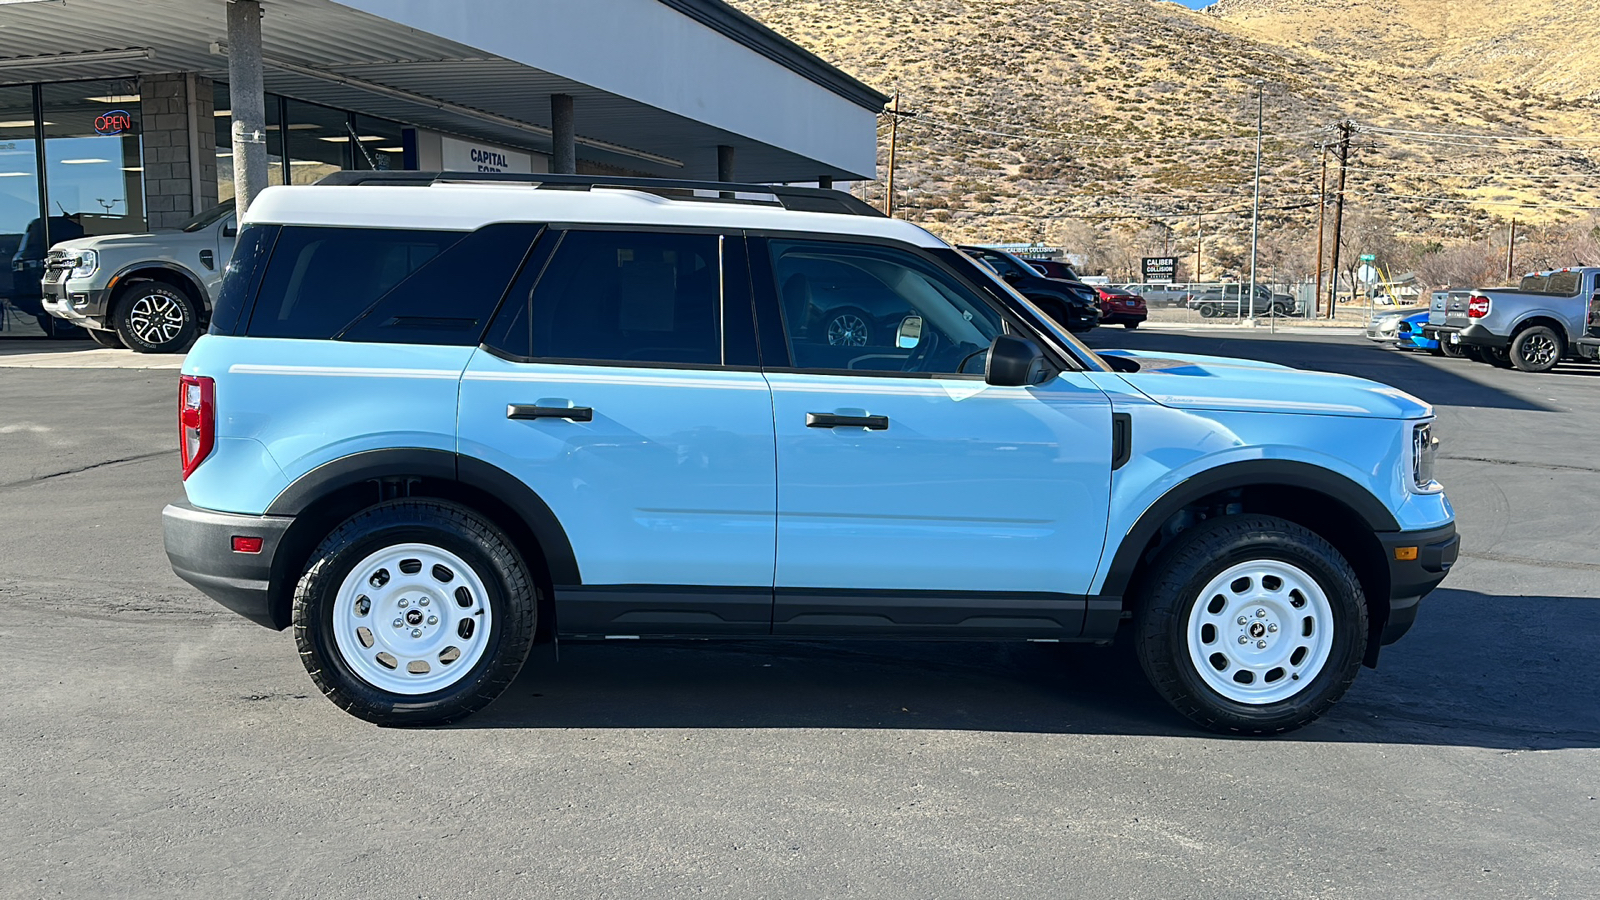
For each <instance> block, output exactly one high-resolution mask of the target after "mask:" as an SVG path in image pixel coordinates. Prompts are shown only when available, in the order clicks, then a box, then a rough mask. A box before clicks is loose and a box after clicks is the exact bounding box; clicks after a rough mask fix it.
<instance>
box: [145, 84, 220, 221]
mask: <svg viewBox="0 0 1600 900" xmlns="http://www.w3.org/2000/svg"><path fill="white" fill-rule="evenodd" d="M193 79H194V76H192V75H187V76H186V75H182V74H173V75H141V76H140V77H139V113H140V125H139V127H140V131H141V132H142V137H143V144H144V158H143V160H142V161H141V162H140V163H139V165H141V166H142V167H143V168H144V172H143V178H144V202H145V207H144V208H145V220H146V222H147V223H148V225H149V226H150V227H151V228H171V227H172V226H174V225H177V224H178V223H179V222H182V221H183V220H184V219H187V218H189V217H190V216H192V215H194V214H195V213H197V212H199V211H200V210H201V209H204V207H202V206H197V205H196V201H197V197H196V193H195V181H196V177H197V175H198V173H199V168H198V165H199V162H200V159H201V157H200V154H199V152H198V151H197V150H196V149H195V130H196V128H198V127H199V126H198V125H197V124H196V123H195V122H194V121H193V119H194V117H193V116H192V115H191V114H190V110H189V107H190V103H189V97H188V93H189V90H188V82H189V81H191V80H193ZM200 80H202V81H205V84H206V88H207V90H208V91H209V90H210V85H211V82H210V81H206V80H205V79H200ZM209 106H210V104H209V102H208V103H207V107H208V108H209ZM210 118H211V117H210V115H209V113H208V114H207V116H206V122H205V125H206V126H207V128H208V130H209V127H210V125H211V121H210ZM211 144H212V139H211V137H210V135H209V134H208V135H207V136H206V142H205V148H206V149H205V154H206V155H208V156H213V158H214V155H213V151H212V150H211ZM215 178H216V176H215V173H213V175H212V179H213V180H212V184H213V187H212V193H213V194H215V193H216V187H215V183H216V182H215Z"/></svg>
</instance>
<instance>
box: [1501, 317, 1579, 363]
mask: <svg viewBox="0 0 1600 900" xmlns="http://www.w3.org/2000/svg"><path fill="white" fill-rule="evenodd" d="M1563 344H1564V342H1563V341H1562V340H1561V335H1559V334H1556V332H1555V329H1553V328H1550V327H1549V326H1546V325H1535V326H1533V327H1532V328H1524V329H1523V330H1521V331H1519V332H1517V336H1516V337H1514V338H1512V339H1511V349H1510V359H1511V363H1512V364H1513V365H1515V366H1516V367H1517V368H1519V369H1521V370H1522V371H1524V372H1548V371H1550V370H1551V369H1554V368H1555V367H1556V363H1558V362H1560V361H1561V357H1562V356H1563V355H1565V353H1566V347H1565V346H1563Z"/></svg>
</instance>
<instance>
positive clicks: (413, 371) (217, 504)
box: [183, 335, 473, 514]
mask: <svg viewBox="0 0 1600 900" xmlns="http://www.w3.org/2000/svg"><path fill="white" fill-rule="evenodd" d="M472 351H473V348H472V347H437V346H426V345H411V344H363V343H353V342H343V341H328V340H288V339H278V338H250V337H227V336H221V335H206V336H205V337H202V338H201V339H200V340H199V341H198V342H197V343H196V344H195V346H194V349H192V350H191V351H190V352H189V355H188V357H187V358H186V359H185V360H184V365H183V371H184V373H185V374H191V375H207V376H210V377H211V378H213V379H215V380H216V404H217V426H216V427H217V448H216V449H215V450H214V451H213V452H212V454H211V456H210V457H209V458H207V459H206V461H205V462H203V463H201V465H200V466H199V468H197V469H196V470H195V472H194V474H192V475H190V476H189V479H188V481H186V482H185V483H184V487H185V490H186V492H187V493H188V496H189V502H190V503H193V504H194V505H195V506H199V507H202V508H205V509H215V510H221V511H225V512H239V513H248V514H260V513H262V512H265V511H266V509H267V507H268V506H270V505H271V503H272V500H273V498H275V497H276V496H277V495H278V494H279V493H280V492H282V491H283V489H284V488H286V487H288V486H289V485H290V484H292V483H293V482H294V480H295V479H296V478H299V477H300V476H302V475H304V474H306V473H307V472H310V471H311V470H312V469H315V468H316V467H318V466H320V465H322V464H324V463H327V462H332V461H333V460H336V459H339V458H341V457H345V456H349V455H351V454H355V453H359V452H361V451H363V450H379V449H390V448H402V447H403V448H421V449H432V450H444V451H447V452H451V453H454V452H455V449H456V399H457V394H458V390H459V385H460V381H461V372H462V370H463V369H465V368H466V364H467V360H468V359H469V358H470V357H471V355H472Z"/></svg>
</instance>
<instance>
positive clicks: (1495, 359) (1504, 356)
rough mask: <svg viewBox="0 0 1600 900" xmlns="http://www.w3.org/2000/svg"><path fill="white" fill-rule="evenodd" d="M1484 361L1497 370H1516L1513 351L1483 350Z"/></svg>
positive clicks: (1488, 348)
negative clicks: (1512, 355) (1512, 360)
mask: <svg viewBox="0 0 1600 900" xmlns="http://www.w3.org/2000/svg"><path fill="white" fill-rule="evenodd" d="M1482 352H1483V361H1484V362H1486V363H1488V364H1489V365H1491V366H1494V367H1495V368H1497V369H1510V368H1514V364H1513V363H1512V362H1511V351H1510V350H1506V349H1503V348H1499V347H1485V348H1483V351H1482Z"/></svg>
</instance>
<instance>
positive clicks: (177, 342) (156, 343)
mask: <svg viewBox="0 0 1600 900" xmlns="http://www.w3.org/2000/svg"><path fill="white" fill-rule="evenodd" d="M111 320H112V325H113V326H115V327H116V330H117V336H118V337H120V338H122V343H123V344H124V345H125V346H127V348H128V349H129V350H132V351H133V352H135V353H177V352H178V351H180V350H183V349H184V348H185V347H188V346H189V345H190V344H192V343H194V339H195V337H196V336H198V335H199V333H200V313H199V310H198V309H197V307H196V305H195V302H194V298H192V297H190V296H189V294H188V292H186V291H184V290H181V289H179V288H176V287H173V286H172V285H170V284H167V283H166V282H163V281H142V282H139V283H138V284H135V285H133V286H132V287H130V288H128V291H127V293H125V294H123V295H122V296H121V297H119V298H118V299H117V306H116V310H115V311H114V312H113V313H112V315H111Z"/></svg>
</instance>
